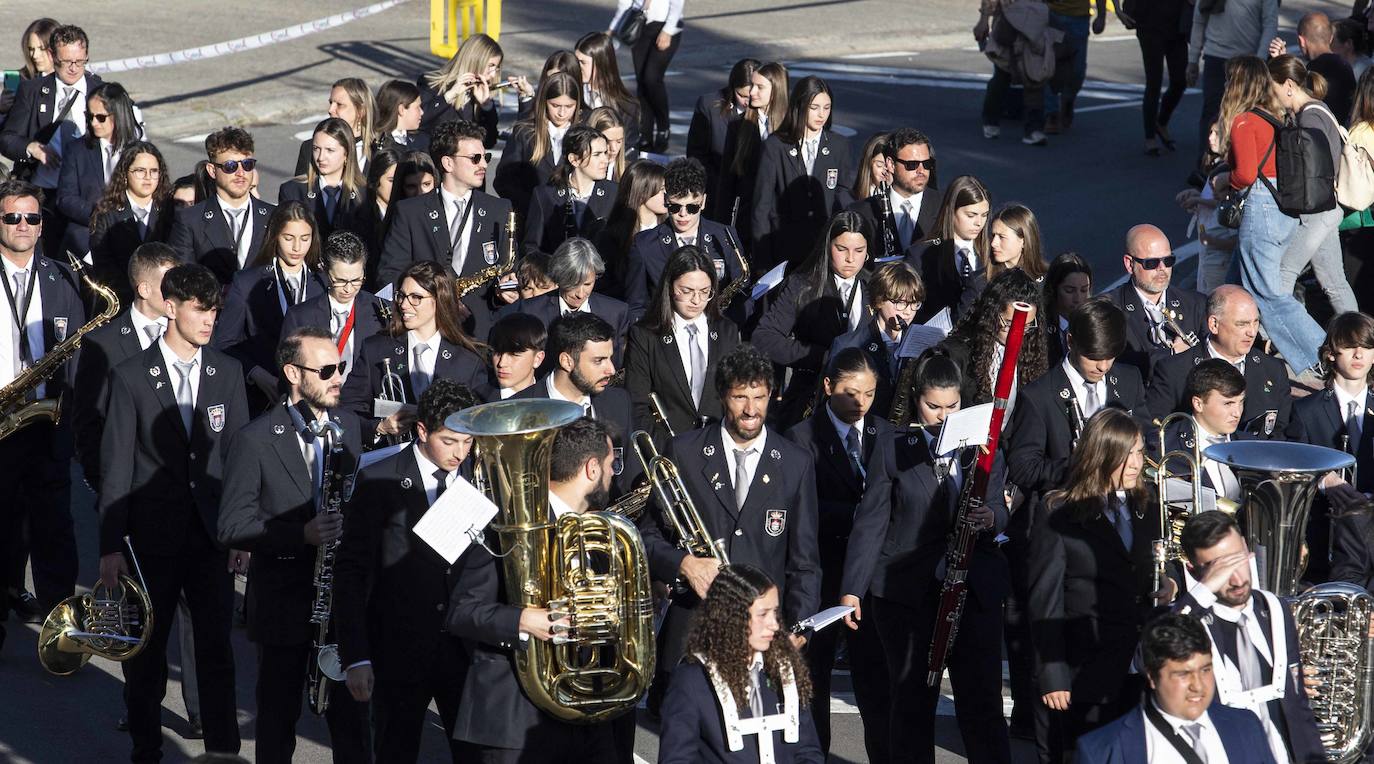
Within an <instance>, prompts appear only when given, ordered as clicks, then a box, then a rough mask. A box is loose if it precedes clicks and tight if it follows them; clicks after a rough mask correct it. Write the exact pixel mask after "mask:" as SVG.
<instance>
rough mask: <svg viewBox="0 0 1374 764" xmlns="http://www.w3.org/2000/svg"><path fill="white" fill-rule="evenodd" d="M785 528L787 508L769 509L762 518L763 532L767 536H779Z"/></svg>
mask: <svg viewBox="0 0 1374 764" xmlns="http://www.w3.org/2000/svg"><path fill="white" fill-rule="evenodd" d="M785 530H787V510H785V509H770V510H768V512H767V514H765V515H764V518H763V532H764V533H767V534H768V535H769V536H774V537H777V536H781V535H782V533H783V531H785Z"/></svg>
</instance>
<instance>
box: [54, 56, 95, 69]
mask: <svg viewBox="0 0 1374 764" xmlns="http://www.w3.org/2000/svg"><path fill="white" fill-rule="evenodd" d="M90 62H91V60H90V59H89V58H74V59H71V60H70V61H68V60H65V59H60V58H59V59H58V60H57V65H58V66H60V67H62V68H64V69H77V68H80V67H83V66H85V65H86V64H89V63H90Z"/></svg>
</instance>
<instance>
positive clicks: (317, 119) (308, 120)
mask: <svg viewBox="0 0 1374 764" xmlns="http://www.w3.org/2000/svg"><path fill="white" fill-rule="evenodd" d="M328 118H329V115H328V114H311V115H310V116H308V117H302V118H301V119H298V120H296V121H295V122H293V123H292V124H295V125H317V124H319V123H321V122H323V121H325V120H326V119H328Z"/></svg>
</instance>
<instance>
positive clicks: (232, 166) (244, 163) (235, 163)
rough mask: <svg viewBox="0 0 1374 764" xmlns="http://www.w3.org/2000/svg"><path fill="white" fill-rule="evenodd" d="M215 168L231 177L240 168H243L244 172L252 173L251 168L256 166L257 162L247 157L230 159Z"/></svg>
mask: <svg viewBox="0 0 1374 764" xmlns="http://www.w3.org/2000/svg"><path fill="white" fill-rule="evenodd" d="M215 166H216V167H218V168H220V169H221V170H224V171H225V172H227V173H229V174H230V175H233V174H234V173H236V172H238V171H239V168H240V167H242V168H243V171H244V172H252V171H253V168H255V167H257V166H258V160H257V159H254V158H253V157H248V158H247V159H230V160H229V161H228V162H224V163H222V164H217V165H215Z"/></svg>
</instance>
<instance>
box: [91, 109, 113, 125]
mask: <svg viewBox="0 0 1374 764" xmlns="http://www.w3.org/2000/svg"><path fill="white" fill-rule="evenodd" d="M86 119H89V120H90V121H92V122H99V123H100V124H102V125H103V124H105V123H106V122H109V121H110V115H109V113H108V112H107V113H105V114H96V113H95V112H93V111H88V112H86Z"/></svg>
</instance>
